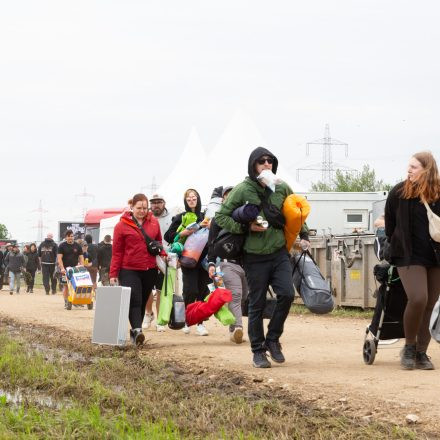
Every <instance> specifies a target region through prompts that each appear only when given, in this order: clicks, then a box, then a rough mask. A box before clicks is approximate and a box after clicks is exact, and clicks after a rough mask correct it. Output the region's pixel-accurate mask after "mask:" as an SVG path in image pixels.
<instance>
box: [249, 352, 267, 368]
mask: <svg viewBox="0 0 440 440" xmlns="http://www.w3.org/2000/svg"><path fill="white" fill-rule="evenodd" d="M253 365H254V367H255V368H270V367H271V365H270V362H269V361H268V360H267V354H266V352H265V351H256V352H255V353H254V359H253Z"/></svg>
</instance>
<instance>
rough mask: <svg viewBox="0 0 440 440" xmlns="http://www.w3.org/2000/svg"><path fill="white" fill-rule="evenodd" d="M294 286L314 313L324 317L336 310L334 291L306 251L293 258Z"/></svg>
mask: <svg viewBox="0 0 440 440" xmlns="http://www.w3.org/2000/svg"><path fill="white" fill-rule="evenodd" d="M291 262H292V266H293V285H294V286H295V289H296V290H297V292H298V293H299V294H300V295H301V298H302V300H303V302H304V305H305V306H306V307H307V308H308V309H309V310H310V311H311V312H312V313H317V314H319V315H322V314H324V313H329V312H331V311H332V310H333V308H334V302H333V296H332V291H331V289H330V285H329V283H328V281H327V280H326V279H325V278H324V277H323V276H322V274H321V272H320V270H319V267H318V266H317V264H316V263H315V261H314V260H313V258H312V256H311V255H310V254H309V253H308V252H307V251H304V252H302V253H301V254H296V255H294V256H293V257H292V260H291Z"/></svg>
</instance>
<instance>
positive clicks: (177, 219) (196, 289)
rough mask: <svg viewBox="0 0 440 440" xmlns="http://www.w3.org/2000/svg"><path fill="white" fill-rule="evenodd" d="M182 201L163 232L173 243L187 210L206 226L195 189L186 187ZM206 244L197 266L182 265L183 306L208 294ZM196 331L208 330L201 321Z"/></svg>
mask: <svg viewBox="0 0 440 440" xmlns="http://www.w3.org/2000/svg"><path fill="white" fill-rule="evenodd" d="M183 203H184V205H185V211H184V212H181V213H180V214H177V215H175V216H174V217H173V219H172V220H171V225H170V227H169V229H168V231H167V232H166V233H165V235H164V238H165V240H166V241H167V242H168V243H173V241H174V238H175V236H176V235H177V230H178V229H179V227H180V226H181V224H182V217H183V216H184V215H185V214H186V213H189V212H193V213H194V214H196V216H197V222H198V223H199V222H202V223H201V226H206V225H207V222H204V216H203V214H202V212H201V210H202V201H201V199H200V195H199V193H198V192H197V191H196V190H195V189H192V188H190V189H188V190H186V191H185V194H184V199H183ZM193 232H194V230H189V229H183V230H182V231H181V232H180V233H179V234H180V237H189V236H190V235H191V234H192V233H193ZM207 252H208V249H207V246H206V247H205V249H204V250H203V252H202V255H201V256H200V258H199V261H198V263H197V266H196V267H195V268H194V269H188V268H186V267H182V281H183V286H182V293H183V299H184V301H185V307H186V306H187V305H188V304H191V303H193V302H195V301H203V300H204V299H205V297H206V295H208V293H209V290H208V284H209V283H210V281H211V280H210V278H209V276H208V273H207V272H206V270H205V269H203V267H202V265H201V262H202V260H203V258H204V257H205V255H206V254H207ZM183 331H184V333H189V332H190V328H189V327H187V326H185V327H184V328H183ZM197 333H198V334H199V335H200V336H207V335H208V331H207V330H206V328H205V326H204V325H203V322H200V323H199V324H198V325H197Z"/></svg>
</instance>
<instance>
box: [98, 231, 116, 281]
mask: <svg viewBox="0 0 440 440" xmlns="http://www.w3.org/2000/svg"><path fill="white" fill-rule="evenodd" d="M112 252H113V246H112V237H111V235H106V236H105V237H104V241H101V243H99V248H98V270H99V279H100V281H101V283H102V285H103V286H109V285H110V277H109V275H108V274H109V272H110V263H111V261H112Z"/></svg>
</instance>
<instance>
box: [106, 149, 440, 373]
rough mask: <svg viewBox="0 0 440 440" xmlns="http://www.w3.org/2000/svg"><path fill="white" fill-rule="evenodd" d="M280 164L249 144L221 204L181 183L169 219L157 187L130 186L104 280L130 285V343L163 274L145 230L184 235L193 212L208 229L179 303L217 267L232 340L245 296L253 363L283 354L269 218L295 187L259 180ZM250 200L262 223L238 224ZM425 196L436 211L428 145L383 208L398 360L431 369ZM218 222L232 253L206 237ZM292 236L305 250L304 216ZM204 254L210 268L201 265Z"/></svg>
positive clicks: (434, 271) (284, 286)
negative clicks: (269, 296) (401, 299)
mask: <svg viewBox="0 0 440 440" xmlns="http://www.w3.org/2000/svg"><path fill="white" fill-rule="evenodd" d="M277 167H278V160H277V158H276V156H275V155H274V154H273V153H272V152H271V151H269V150H267V149H265V148H261V147H259V148H256V149H255V150H254V151H252V152H251V154H250V156H249V161H248V170H247V171H248V172H247V177H246V178H245V179H244V181H243V182H241V183H239V184H237V185H236V186H235V187H223V190H222V198H223V202H222V205H221V207H220V209H219V210H218V211H217V212H216V214H215V217H214V218H211V219H208V218H206V217H205V215H204V213H203V212H202V208H201V207H202V201H201V199H200V195H199V193H198V192H197V190H196V189H193V188H190V189H188V190H186V191H185V192H184V195H183V203H184V206H185V211H183V212H181V213H179V214H177V215H175V216H174V217H172V218H170V215H169V213H168V212H167V211H166V208H165V200H164V198H163V197H162V196H158V195H155V196H154V203H153V199H151V200H150V203H151V206H149V201H148V199H147V197H146V196H145V195H143V194H137V195H136V196H135V197H134V198H133V199H132V200H131V201H130V203H131V204H130V206H131V211H130V212H126V213H124V215H123V216H122V217H121V221H120V222H119V224H118V225H117V226H116V228H115V235H114V247H115V248H116V249H117V251H116V255H117V257H116V258H113V259H112V263H111V269H110V281H111V283H112V284H115V283H117V282H118V281H119V283H120V284H122V285H127V286H130V287H131V288H132V300H131V304H130V324H131V327H132V330H131V339H132V341H133V342H134V343H135V344H137V345H140V344H142V343H143V341H144V335H143V334H142V319H143V317H144V311H145V308H146V306H147V304H151V297H150V296H151V292H152V290H153V287H154V286H156V288H158V289H160V288H161V285H162V280H163V278H159V276H160V275H159V274H160V271H158V268H157V264H156V259H155V257H154V256H153V255H151V254H150V253H149V248H148V239H147V240H146V239H145V234H146V235H148V237H149V239H150V240H155V241H157V242H164V243H173V241H174V240H175V238H176V235H177V234H179V237H188V236H190V235H191V234H193V233H194V231H195V229H194V228H193V229H191V228H185V227H184V226H185V218H186V215H187V214H188V213H192V214H194V215H193V217H192V218H193V219H195V221H196V222H197V223H198V224H199V225H200V226H201V227H208V228H210V231H209V239H208V243H207V245H206V247H205V249H204V250H203V252H202V254H201V256H200V259H199V261H198V262H197V265H196V266H195V267H193V268H187V267H183V268H182V279H183V286H182V287H183V288H182V291H183V297H184V301H185V304H186V305H188V304H191V303H192V302H194V301H197V300H203V298H205V296H206V295H207V293H208V287H207V285H208V284H209V283H211V282H212V279H213V278H214V276H215V272H216V271H217V270H218V269H220V270H221V272H222V273H223V280H224V284H225V287H226V288H228V289H230V290H231V292H232V297H233V299H232V301H231V302H230V303H229V309H230V311H231V312H232V314H233V315H234V317H235V324H234V325H231V326H230V327H229V334H230V339H231V341H233V342H235V343H241V342H242V341H243V323H242V303H243V302H244V299H245V298H246V296H247V300H248V301H247V304H248V306H247V307H248V309H247V314H248V336H249V341H250V346H251V351H252V364H253V366H254V367H256V368H269V367H270V366H271V363H270V360H269V359H268V357H270V359H271V360H272V361H273V362H276V363H283V362H284V361H285V357H284V355H283V352H282V346H281V343H280V338H281V336H282V333H283V330H284V323H285V320H286V318H287V316H288V313H289V310H290V306H291V304H292V301H293V298H294V288H293V282H292V266H291V263H290V259H289V253H288V251H287V249H286V241H285V238H284V233H283V228H282V227H280V226H279V224H277V221H275V218H276V217H277V216H278V215H279V214H280V211H281V208H282V206H283V203H284V200H285V199H286V197H287V196H288V195H289V194H291V193H292V189H291V188H290V187H289V186H288V184H286V183H284V182H278V183H277V184H276V185H271V186H269V185H267V184H265V183H264V180H263V179H259V176H260V175H261V173H262V172H263V171H265V170H268V171H270V172H272V173H273V174H276V171H277ZM262 201H265V203H266V205H269V207H270V209H269V210H268V211H266V210H265V209H264V204H263V203H262ZM248 203H252V204H256V205H259V206H260V207H261V208H262V210H261V212H260V214H261V215H262V216H263V218H264V219H265V220H267V221H268V222H269V225H268V227H265V226H263V225H262V224H261V222H257V221H252V222H250V223H249V224H241V223H239V222H237V221H236V220H234V218H233V215H232V214H233V212H234V210H236V209H237V208H239V207H240V206H243V205H245V204H248ZM425 203H426V204H428V208H430V209H431V210H432V211H433V212H434V213H435V214H437V215H439V216H440V176H439V174H438V169H437V164H436V162H435V159H434V157H433V156H432V154H431V153H429V152H422V153H417V154H415V155H414V156H413V157H412V158H411V160H410V163H409V167H408V175H407V178H406V179H405V180H404V181H403V182H401V183H399V184H397V185H396V186H395V187H394V188H393V189H392V191H391V192H390V193H389V196H388V199H387V203H386V209H385V224H386V236H387V239H388V242H389V245H390V250H391V252H390V255H391V257H390V262H391V264H393V265H395V266H397V269H398V273H399V276H400V277H401V280H402V283H403V286H404V288H405V291H406V294H407V296H408V304H407V307H406V310H405V314H404V317H403V321H404V328H405V335H406V343H405V346H404V348H403V350H402V352H401V366H402V368H404V369H413V368H418V369H433V368H434V365H433V364H432V362H431V360H430V359H429V357H428V355H427V348H428V344H429V341H430V333H429V318H430V316H431V312H432V309H433V306H434V304H435V302H436V301H437V299H438V297H439V292H440V243H438V242H436V241H435V240H434V239H433V238H432V237H431V235H430V232H429V220H428V216H427V208H426V205H425ZM150 208H151V210H150ZM312 208H313V207H312ZM274 213H275V214H274ZM141 229H142V230H143V232H142V231H141ZM225 231H226V232H229V233H232V234H237V235H242V236H244V244H243V252H242V253H241V255H239V256H237V257H235V258H233V259H229V260H228V259H225V258H223V259H222V258H219V257H218V256H217V255H216V253H215V251H214V248H215V247H214V246H213V243H215V241H216V237H217V236H218V235H219V234H221V233H224V232H225ZM299 235H300V241H301V246H302V248H303V249H307V248H308V247H309V246H310V243H309V237H308V228H307V225H303V227H302V228H301V231H300V234H299ZM165 248H166V246H165ZM114 255H115V254H114ZM158 255H159V256H160V258H162V259H164V260H166V258H167V257H166V252H165V250H163V249H162V250H161V251H160V253H159V254H158ZM205 256H207V258H205ZM153 257H154V258H153ZM206 261H207V262H208V267H207V268H206V267H204V264H203V262H206ZM269 286H270V287H271V288H272V289H273V291H274V292H275V295H276V306H275V309H274V311H273V314H272V317H271V319H270V320H269V323H268V326H267V330H266V329H265V328H264V325H263V311H264V308H265V305H266V293H267V291H268V288H269ZM146 317H147V318H146V320H147V321H148V325H150V324H151V322H152V320H153V319H154V314H153V311H152V308H151V306H150V308H149V309H147V314H146ZM158 330H159V331H161V330H162V329H159V328H158ZM183 331H184V332H185V333H189V332H190V328H188V327H187V326H185V328H184V329H183ZM196 333H197V334H198V335H200V336H206V335H208V329H207V328H206V326H205V325H204V323H203V322H200V323H198V325H197V326H196Z"/></svg>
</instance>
